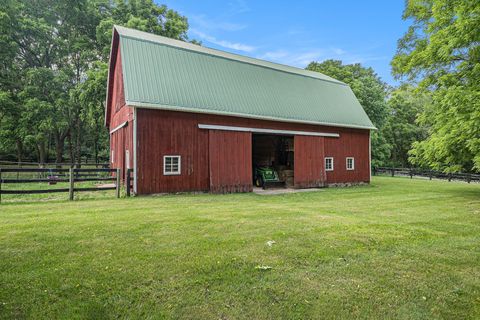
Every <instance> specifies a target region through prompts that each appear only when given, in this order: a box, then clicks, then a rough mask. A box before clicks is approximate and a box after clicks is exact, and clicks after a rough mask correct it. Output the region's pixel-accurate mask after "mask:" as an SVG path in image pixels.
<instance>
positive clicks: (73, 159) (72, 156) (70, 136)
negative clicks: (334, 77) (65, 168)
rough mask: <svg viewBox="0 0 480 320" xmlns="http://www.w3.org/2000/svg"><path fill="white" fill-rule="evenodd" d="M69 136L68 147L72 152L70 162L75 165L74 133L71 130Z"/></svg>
mask: <svg viewBox="0 0 480 320" xmlns="http://www.w3.org/2000/svg"><path fill="white" fill-rule="evenodd" d="M67 138H68V149H69V151H70V152H69V153H70V164H71V165H73V163H74V162H75V156H74V154H73V139H72V133H71V132H69V133H68V135H67Z"/></svg>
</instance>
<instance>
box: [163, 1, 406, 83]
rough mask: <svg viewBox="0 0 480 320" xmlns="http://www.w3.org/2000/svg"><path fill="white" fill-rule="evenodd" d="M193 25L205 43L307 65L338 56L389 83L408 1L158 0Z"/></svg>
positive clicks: (192, 35)
mask: <svg viewBox="0 0 480 320" xmlns="http://www.w3.org/2000/svg"><path fill="white" fill-rule="evenodd" d="M156 1H157V2H158V3H164V4H166V5H167V6H168V7H169V8H172V9H174V10H176V11H178V12H180V13H181V14H182V15H185V16H187V18H188V20H189V24H190V30H189V33H188V35H189V38H190V39H196V40H200V41H202V44H203V45H204V46H206V47H211V48H216V49H221V50H225V51H229V52H234V53H239V54H242V55H247V56H251V57H255V58H260V59H264V60H269V61H273V62H279V63H283V64H287V65H291V66H296V67H300V68H304V67H305V66H306V65H307V64H308V63H309V62H311V61H323V60H326V59H338V60H342V61H343V62H344V63H357V62H358V63H361V64H363V65H365V66H369V67H372V68H373V69H374V70H375V71H376V72H377V73H378V74H379V76H380V77H381V78H382V79H383V80H384V81H386V82H387V83H389V84H392V85H394V84H396V82H395V81H394V80H393V78H392V76H391V74H390V60H391V58H392V56H393V55H394V54H395V50H396V44H397V40H398V39H399V38H400V37H401V36H402V35H403V33H404V32H405V31H406V30H407V27H408V22H405V21H402V19H401V16H402V11H403V7H404V0H356V1H355V0H348V1H347V0H344V1H341V0H337V1H326V0H324V1H321V0H319V1H302V0H296V1H271V0H270V1H267V0H265V1H248V0H227V1H213V0H207V1H193V0H192V1H181V0H156Z"/></svg>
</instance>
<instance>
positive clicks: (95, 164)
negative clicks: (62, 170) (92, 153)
mask: <svg viewBox="0 0 480 320" xmlns="http://www.w3.org/2000/svg"><path fill="white" fill-rule="evenodd" d="M0 166H2V167H7V166H12V167H15V168H22V167H38V168H48V167H77V168H80V167H81V166H86V167H95V168H108V167H109V166H110V164H109V163H108V162H80V163H78V162H59V163H56V162H45V163H40V162H28V161H20V162H19V161H8V160H0Z"/></svg>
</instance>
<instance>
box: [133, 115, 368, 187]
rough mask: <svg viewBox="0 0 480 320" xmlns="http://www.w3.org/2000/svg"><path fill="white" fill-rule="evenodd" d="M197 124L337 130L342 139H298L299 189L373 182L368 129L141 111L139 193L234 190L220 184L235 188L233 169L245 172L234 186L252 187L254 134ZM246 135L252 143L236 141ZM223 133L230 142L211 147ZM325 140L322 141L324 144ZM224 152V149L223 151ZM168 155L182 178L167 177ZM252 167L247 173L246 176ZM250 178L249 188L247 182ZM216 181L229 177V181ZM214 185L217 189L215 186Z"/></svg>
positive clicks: (296, 154) (138, 132)
mask: <svg viewBox="0 0 480 320" xmlns="http://www.w3.org/2000/svg"><path fill="white" fill-rule="evenodd" d="M198 124H211V125H225V126H239V127H252V128H267V129H278V130H299V131H313V132H332V133H338V134H340V138H328V137H311V136H296V137H295V146H294V149H295V151H294V152H295V154H294V156H295V184H296V185H298V187H307V186H319V185H321V184H322V183H323V182H325V183H326V184H329V183H338V182H363V181H365V182H368V181H369V178H370V170H369V154H368V152H369V147H368V137H369V131H368V130H361V129H348V128H339V127H338V128H337V127H327V126H316V125H306V124H299V123H286V122H276V121H264V120H255V119H246V118H237V117H227V116H216V115H208V114H196V113H187V112H174V111H163V110H153V109H138V110H137V177H138V181H137V192H138V193H139V194H146V193H160V192H180V191H208V190H211V189H212V191H215V192H229V191H228V189H230V190H231V191H235V190H234V189H235V188H233V187H224V189H223V190H222V189H221V186H232V181H233V180H232V179H233V177H231V176H229V175H228V173H231V172H235V171H236V170H240V172H241V175H240V176H239V180H238V181H234V182H233V185H243V187H242V188H250V186H251V183H252V182H251V179H252V178H251V134H249V133H239V132H235V133H237V134H240V135H239V136H238V137H237V135H235V134H233V133H234V132H231V131H228V133H230V134H232V135H231V136H230V135H226V134H220V133H221V132H223V133H225V132H226V131H218V132H219V133H218V135H219V136H218V137H216V136H215V134H209V130H203V129H199V128H198ZM245 134H248V136H249V137H250V138H249V139H248V142H247V141H244V140H241V141H240V140H238V141H235V139H242V138H240V136H245ZM220 136H223V137H226V136H229V137H231V138H225V139H228V141H229V143H225V142H224V143H221V144H222V145H223V146H222V149H218V150H217V151H218V152H215V148H217V147H212V148H211V146H210V144H211V143H212V141H211V140H212V139H213V140H214V141H215V142H218V140H219V139H220ZM234 136H235V137H236V138H235V139H234V138H233V137H234ZM245 139H246V138H245ZM220 140H221V139H220ZM232 140H233V142H232ZM322 140H323V142H321V141H322ZM225 141H226V140H225ZM219 143H220V142H219ZM322 145H323V150H322ZM222 150H223V151H224V152H221V153H220V151H222ZM211 154H214V155H216V156H217V157H218V159H217V160H215V159H209V155H211ZM164 155H180V156H182V173H181V175H180V176H164V175H163V156H164ZM326 156H333V157H334V171H333V172H327V174H326V180H325V176H323V177H322V176H321V173H322V172H324V171H323V170H324V167H323V166H324V157H326ZM350 156H353V157H354V158H355V170H354V171H348V172H347V170H346V163H345V161H346V159H345V158H346V157H350ZM220 158H221V161H220ZM240 159H243V160H242V161H244V162H241V161H237V160H240ZM246 163H248V166H247V167H248V168H247V167H242V168H241V169H238V168H235V169H234V167H236V166H237V165H238V166H240V165H245V164H246ZM209 164H210V165H209ZM234 164H235V165H234ZM222 166H226V167H222ZM212 167H215V168H214V169H213V170H214V171H215V170H218V172H211V171H212V169H211V168H212ZM217 167H218V168H217ZM307 167H309V168H307ZM247 170H248V175H247V174H245V175H243V173H246V172H247ZM211 175H213V176H212V177H213V180H212V181H213V183H211V182H210V178H211ZM215 175H216V176H215ZM297 175H298V177H297ZM247 176H248V184H249V186H247V185H246V182H247ZM215 179H224V181H223V180H222V181H220V180H215ZM215 188H217V190H213V189H215ZM242 191H243V190H242Z"/></svg>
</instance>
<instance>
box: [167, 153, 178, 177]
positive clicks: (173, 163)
mask: <svg viewBox="0 0 480 320" xmlns="http://www.w3.org/2000/svg"><path fill="white" fill-rule="evenodd" d="M181 172H182V158H181V157H180V156H163V174H164V175H166V176H168V175H179V174H180V173H181Z"/></svg>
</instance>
